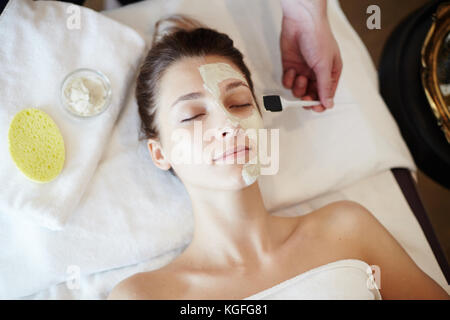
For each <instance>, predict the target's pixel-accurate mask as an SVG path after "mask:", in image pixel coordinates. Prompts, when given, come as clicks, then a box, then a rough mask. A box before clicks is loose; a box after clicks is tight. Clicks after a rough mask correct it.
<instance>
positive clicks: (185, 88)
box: [159, 56, 246, 105]
mask: <svg viewBox="0 0 450 320" xmlns="http://www.w3.org/2000/svg"><path fill="white" fill-rule="evenodd" d="M212 63H226V64H227V65H229V66H230V67H231V68H232V70H233V71H235V72H236V73H238V74H237V75H236V76H233V73H234V72H231V73H227V74H228V75H229V79H242V78H244V76H243V74H242V72H241V71H240V70H239V68H238V67H236V66H235V65H234V64H233V63H232V62H230V61H229V60H227V59H225V58H223V57H218V56H206V57H192V58H184V59H182V60H180V61H177V62H176V63H174V64H173V65H171V66H170V68H168V69H167V70H166V72H165V73H164V75H163V77H162V79H161V82H160V91H159V93H160V94H159V102H160V103H161V104H162V105H166V104H168V103H171V102H173V101H171V100H174V99H176V98H177V97H179V96H181V95H184V94H188V93H191V92H202V93H204V94H206V95H207V94H208V91H207V90H206V89H205V88H204V86H203V85H204V82H203V78H202V75H201V74H200V71H199V67H200V66H202V65H205V64H212ZM226 78H228V76H227V77H226ZM244 79H245V78H244ZM245 82H246V81H245Z"/></svg>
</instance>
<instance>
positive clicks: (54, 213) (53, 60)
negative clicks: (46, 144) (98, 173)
mask: <svg viewBox="0 0 450 320" xmlns="http://www.w3.org/2000/svg"><path fill="white" fill-rule="evenodd" d="M76 10H79V17H80V19H79V22H80V24H79V29H77V28H76V27H77V26H76V23H77V20H76V17H75V16H74V14H75V15H76V14H77V13H76V12H77V11H76ZM68 26H69V27H68ZM72 27H74V29H69V28H72ZM0 30H1V32H0V43H1V46H0V64H1V68H0V105H1V107H0V135H1V139H0V181H1V183H2V187H1V190H2V191H1V192H0V212H1V213H2V214H10V215H14V216H21V217H24V218H26V219H29V220H30V221H34V222H36V223H37V224H38V225H40V226H45V227H47V228H50V229H52V230H58V229H61V228H62V227H63V225H64V223H65V221H66V219H67V217H68V216H69V215H70V214H71V213H72V212H73V211H74V210H75V208H76V206H77V205H78V203H79V201H80V199H81V196H82V195H83V193H84V191H85V189H86V187H87V185H88V184H89V181H90V180H91V178H92V175H93V174H94V172H95V169H96V167H97V164H98V162H99V160H100V157H101V155H102V152H103V150H104V149H105V147H106V146H107V145H108V143H109V136H110V134H111V130H112V128H113V126H114V123H115V121H116V119H117V116H118V114H119V112H120V110H121V108H122V107H123V104H124V101H125V97H126V95H127V94H128V93H129V90H128V88H129V86H130V84H131V83H132V79H133V78H134V76H135V74H136V69H137V65H138V62H139V59H140V58H141V54H142V53H143V52H144V48H145V42H144V40H143V39H142V38H141V37H140V36H139V35H138V34H137V32H135V31H134V30H133V29H131V28H129V27H128V26H125V25H122V24H120V23H118V22H117V21H114V20H112V19H109V18H107V17H105V16H104V15H101V14H98V13H97V12H95V11H93V10H91V9H88V8H84V7H80V6H76V5H71V4H67V3H62V2H57V1H36V2H35V1H32V0H12V1H10V2H9V3H8V5H7V6H6V8H5V9H4V11H3V13H2V15H1V16H0ZM81 67H84V68H93V69H98V70H100V71H101V72H103V73H104V74H105V75H106V76H107V77H108V78H109V80H110V81H111V87H112V101H111V105H110V107H109V109H108V110H107V111H106V112H105V113H103V114H102V115H100V116H99V117H97V118H96V119H92V120H81V121H80V120H75V119H72V118H70V116H69V115H67V114H66V113H65V111H64V110H62V108H61V105H60V100H59V97H60V85H61V82H62V80H63V78H64V76H65V75H67V74H68V73H69V72H71V71H73V70H74V69H77V68H81ZM30 107H34V108H39V109H41V110H43V111H44V112H46V113H48V114H49V115H50V116H51V117H52V118H53V120H55V122H56V124H57V125H58V127H59V128H60V131H61V133H62V136H63V139H64V143H65V149H66V160H65V164H64V168H63V170H62V172H61V174H60V175H59V176H58V177H57V178H56V179H55V180H53V181H51V182H49V183H45V184H40V183H35V182H32V181H31V180H29V179H28V178H26V177H25V176H24V175H23V174H22V172H20V171H19V170H18V169H17V168H16V166H15V164H14V162H13V161H12V158H11V156H10V155H9V151H8V141H7V136H8V128H9V125H10V122H11V120H12V118H13V117H14V115H15V114H16V113H17V112H19V111H20V110H22V109H25V108H30Z"/></svg>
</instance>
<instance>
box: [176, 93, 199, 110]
mask: <svg viewBox="0 0 450 320" xmlns="http://www.w3.org/2000/svg"><path fill="white" fill-rule="evenodd" d="M201 97H203V93H201V92H191V93H188V94H184V95H182V96H181V97H179V98H178V99H177V100H175V102H174V103H172V107H173V106H174V105H176V104H177V103H178V102H180V101H184V100H195V99H198V98H201Z"/></svg>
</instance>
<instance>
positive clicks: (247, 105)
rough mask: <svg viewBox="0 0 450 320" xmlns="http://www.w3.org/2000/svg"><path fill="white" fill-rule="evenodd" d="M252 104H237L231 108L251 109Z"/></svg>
mask: <svg viewBox="0 0 450 320" xmlns="http://www.w3.org/2000/svg"><path fill="white" fill-rule="evenodd" d="M251 105H252V104H251V103H244V104H237V105H232V106H230V109H231V108H244V107H250V106H251Z"/></svg>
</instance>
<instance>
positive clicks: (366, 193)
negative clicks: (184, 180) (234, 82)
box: [23, 171, 450, 299]
mask: <svg viewBox="0 0 450 320" xmlns="http://www.w3.org/2000/svg"><path fill="white" fill-rule="evenodd" d="M338 200H353V201H356V202H359V203H361V204H362V205H364V206H365V207H366V208H368V209H369V210H370V211H371V212H372V213H373V214H374V216H375V217H376V218H377V219H378V220H379V221H380V222H381V223H382V224H383V225H384V226H385V227H386V228H387V229H388V230H389V232H390V233H391V234H393V235H394V237H395V238H396V239H397V240H398V241H399V242H400V244H401V245H402V246H403V248H405V250H406V251H407V252H408V254H409V255H410V256H411V257H412V259H413V260H414V261H415V262H416V264H417V265H418V266H419V267H420V268H421V269H422V270H423V271H424V272H426V273H427V274H428V275H429V276H430V277H431V278H433V279H434V280H435V281H437V282H438V283H439V284H440V285H441V286H442V287H443V288H444V289H445V290H446V291H447V292H448V293H449V294H450V286H449V285H447V283H446V280H445V278H444V275H443V274H442V272H441V270H440V268H439V265H438V264H437V261H436V259H435V257H434V255H433V252H432V250H431V248H430V246H429V245H428V243H427V241H426V238H425V235H424V234H423V232H422V230H421V228H420V225H419V223H418V222H417V220H416V219H415V217H414V215H413V213H412V212H411V210H410V208H409V206H408V203H407V202H406V200H405V199H404V197H403V194H402V193H401V190H400V188H399V187H398V185H397V183H396V181H395V178H394V176H393V175H392V173H391V172H390V171H385V172H382V173H379V174H376V175H374V176H370V177H367V178H365V179H362V180H361V181H358V182H356V183H354V184H353V185H351V186H349V187H346V188H343V189H342V190H340V191H337V192H331V193H328V194H327V195H323V196H320V197H317V198H314V199H311V200H309V201H305V202H302V203H300V204H297V205H295V206H292V207H290V208H286V209H284V210H282V211H279V212H277V213H276V214H277V215H281V216H296V215H303V214H308V213H309V212H311V211H312V210H315V209H317V208H320V207H322V206H324V205H326V204H328V203H330V202H333V201H338ZM184 248H185V246H182V247H180V248H177V249H175V250H172V251H169V252H167V253H164V254H162V255H160V256H158V257H155V258H152V259H149V260H146V261H143V262H141V263H138V264H135V265H131V266H127V267H123V268H118V269H114V270H110V271H105V272H101V273H95V274H93V275H87V276H82V277H81V278H80V279H79V280H77V281H74V280H73V279H72V278H67V282H64V283H61V284H58V285H54V286H52V287H50V288H48V289H46V290H42V291H40V292H38V293H36V294H34V295H29V296H26V297H23V299H105V298H106V297H107V296H108V294H109V293H110V292H111V290H112V288H113V287H114V286H115V285H116V284H117V283H119V282H120V281H122V280H123V279H125V278H127V277H129V276H131V275H133V274H135V273H137V272H144V271H151V270H155V269H158V268H161V267H163V266H165V265H166V264H168V263H170V262H171V261H172V260H173V259H175V258H176V257H177V256H178V255H179V254H180V253H181V252H182V251H183V250H184ZM75 285H78V286H79V287H78V289H69V287H72V288H74V286H75ZM149 286H151V284H149ZM381 286H383V274H381Z"/></svg>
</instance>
